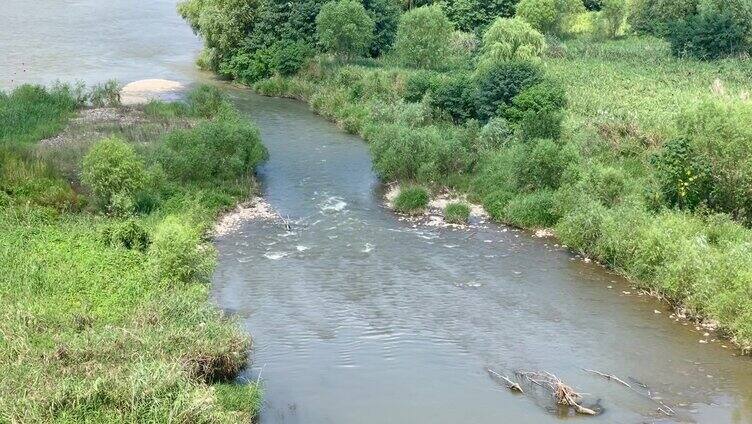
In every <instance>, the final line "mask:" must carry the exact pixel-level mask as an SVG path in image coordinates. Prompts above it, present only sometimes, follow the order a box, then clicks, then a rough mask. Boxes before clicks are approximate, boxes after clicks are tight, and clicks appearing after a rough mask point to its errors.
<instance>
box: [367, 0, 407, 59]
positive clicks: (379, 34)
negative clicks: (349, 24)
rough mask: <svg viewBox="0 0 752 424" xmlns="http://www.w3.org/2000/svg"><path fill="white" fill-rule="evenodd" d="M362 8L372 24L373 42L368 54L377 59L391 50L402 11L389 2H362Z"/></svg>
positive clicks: (382, 0)
mask: <svg viewBox="0 0 752 424" xmlns="http://www.w3.org/2000/svg"><path fill="white" fill-rule="evenodd" d="M363 7H365V8H366V11H368V15H369V16H370V17H371V19H372V20H373V22H374V34H373V41H372V42H371V47H370V49H369V53H370V54H371V56H373V57H378V56H381V55H383V54H384V53H386V52H388V51H389V50H391V48H392V45H393V44H394V39H395V37H396V36H397V25H398V24H399V19H400V15H401V14H402V9H401V8H400V7H399V5H398V4H397V3H395V2H393V1H391V0H363Z"/></svg>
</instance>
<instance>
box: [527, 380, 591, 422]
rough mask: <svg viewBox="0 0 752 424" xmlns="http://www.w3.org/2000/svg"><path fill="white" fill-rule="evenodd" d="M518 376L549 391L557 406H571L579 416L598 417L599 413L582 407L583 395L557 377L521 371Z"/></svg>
mask: <svg viewBox="0 0 752 424" xmlns="http://www.w3.org/2000/svg"><path fill="white" fill-rule="evenodd" d="M517 374H518V375H520V376H521V377H524V378H525V379H527V380H528V381H529V382H531V383H532V384H535V385H537V386H539V387H542V388H544V389H546V390H547V391H549V392H550V393H551V395H552V396H553V398H554V400H555V401H556V403H557V404H559V405H565V406H569V407H571V408H573V409H574V410H575V412H577V413H578V414H583V415H598V413H597V412H595V411H593V410H592V409H590V408H586V407H584V406H582V405H580V402H581V400H582V395H581V394H580V393H577V392H576V391H575V390H574V389H573V388H571V387H569V386H567V385H566V384H564V383H563V382H562V381H561V380H560V379H559V378H558V377H556V376H555V375H553V374H551V373H549V372H545V371H543V372H530V371H519V372H518V373H517Z"/></svg>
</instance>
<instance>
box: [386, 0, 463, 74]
mask: <svg viewBox="0 0 752 424" xmlns="http://www.w3.org/2000/svg"><path fill="white" fill-rule="evenodd" d="M453 31H454V28H453V27H452V23H451V22H450V21H449V19H448V18H447V17H446V15H445V14H444V11H443V10H442V9H441V7H440V6H437V5H433V6H423V7H419V8H417V9H413V10H410V11H409V12H406V13H405V14H404V15H402V19H400V23H399V27H398V28H397V42H396V44H395V49H396V51H397V55H398V56H399V58H400V60H401V61H402V63H403V64H405V65H407V66H414V67H418V68H425V69H435V68H439V67H440V66H441V65H443V64H444V63H445V61H446V59H447V58H448V57H449V54H450V49H449V44H450V40H451V37H452V32H453Z"/></svg>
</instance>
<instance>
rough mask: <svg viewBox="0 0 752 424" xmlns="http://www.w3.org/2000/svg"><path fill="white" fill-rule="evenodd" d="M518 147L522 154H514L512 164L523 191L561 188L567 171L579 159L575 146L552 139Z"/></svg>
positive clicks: (518, 186)
mask: <svg viewBox="0 0 752 424" xmlns="http://www.w3.org/2000/svg"><path fill="white" fill-rule="evenodd" d="M517 148H518V149H519V150H521V154H518V155H515V156H514V160H513V161H512V163H511V166H512V172H514V175H515V176H516V181H517V183H516V185H517V188H518V189H519V190H521V191H528V192H530V191H536V190H542V189H552V190H555V189H557V188H559V186H560V185H561V181H562V178H563V176H564V174H565V172H566V171H567V169H568V168H569V167H570V166H571V165H572V164H574V163H576V161H577V159H578V155H577V152H576V151H575V149H574V146H572V145H564V146H561V145H559V144H557V143H555V142H554V141H552V140H538V141H537V142H535V143H534V144H532V145H530V146H527V145H523V146H518V147H517Z"/></svg>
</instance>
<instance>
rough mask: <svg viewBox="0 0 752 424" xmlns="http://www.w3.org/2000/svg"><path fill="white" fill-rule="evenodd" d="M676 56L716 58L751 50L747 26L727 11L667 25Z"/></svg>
mask: <svg viewBox="0 0 752 424" xmlns="http://www.w3.org/2000/svg"><path fill="white" fill-rule="evenodd" d="M667 32H668V35H667V37H668V40H669V42H670V43H671V53H672V54H673V55H674V56H678V57H684V56H690V57H695V58H698V59H702V60H713V59H719V58H722V57H728V56H737V55H739V54H741V53H746V52H749V51H750V44H749V38H748V28H747V27H746V26H745V25H744V24H742V23H740V22H737V21H736V20H735V19H734V17H733V16H732V15H731V14H730V13H728V12H722V13H704V14H700V15H696V16H693V17H691V18H689V19H687V20H685V21H679V22H675V23H672V24H671V25H669V27H668V31H667Z"/></svg>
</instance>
